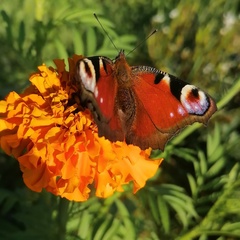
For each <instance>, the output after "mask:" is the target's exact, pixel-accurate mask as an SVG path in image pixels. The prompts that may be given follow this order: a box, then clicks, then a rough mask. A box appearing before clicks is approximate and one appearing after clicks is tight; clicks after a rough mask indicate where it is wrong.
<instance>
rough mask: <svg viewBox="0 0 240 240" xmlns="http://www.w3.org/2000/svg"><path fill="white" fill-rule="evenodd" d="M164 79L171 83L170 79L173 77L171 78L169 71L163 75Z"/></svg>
mask: <svg viewBox="0 0 240 240" xmlns="http://www.w3.org/2000/svg"><path fill="white" fill-rule="evenodd" d="M162 80H164V81H166V82H167V83H168V84H169V83H170V80H171V79H170V77H169V75H168V73H166V74H165V76H164V77H163V79H162Z"/></svg>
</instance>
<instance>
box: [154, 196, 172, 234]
mask: <svg viewBox="0 0 240 240" xmlns="http://www.w3.org/2000/svg"><path fill="white" fill-rule="evenodd" d="M157 204H158V205H157V206H158V211H159V215H160V218H161V222H162V226H163V229H164V231H165V233H169V231H170V216H169V209H168V206H167V204H166V202H165V200H163V198H162V197H161V196H160V195H158V196H157Z"/></svg>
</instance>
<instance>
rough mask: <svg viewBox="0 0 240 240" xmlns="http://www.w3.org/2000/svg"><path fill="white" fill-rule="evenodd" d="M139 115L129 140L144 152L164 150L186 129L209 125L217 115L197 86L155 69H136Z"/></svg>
mask: <svg viewBox="0 0 240 240" xmlns="http://www.w3.org/2000/svg"><path fill="white" fill-rule="evenodd" d="M132 73H133V75H134V84H133V91H134V93H135V98H136V114H135V118H134V121H133V123H132V126H131V129H130V130H129V133H128V134H127V136H126V141H127V142H128V143H133V144H135V145H138V146H140V147H141V148H143V149H144V148H147V147H152V148H154V149H156V148H160V149H163V148H164V146H165V144H166V142H167V141H168V140H169V139H170V138H172V137H173V136H174V135H175V134H176V133H178V132H179V131H180V130H181V129H182V128H184V127H185V126H187V125H190V124H192V123H194V122H201V123H204V124H206V123H207V122H208V120H209V118H210V117H211V115H212V114H213V113H214V112H215V111H216V105H215V103H214V101H213V100H212V99H211V97H210V96H208V95H207V94H206V93H204V92H203V91H201V90H200V89H198V88H197V87H195V86H193V85H189V84H187V83H185V82H184V81H182V80H180V79H178V78H176V77H174V76H172V75H169V74H167V73H164V72H161V71H158V70H156V69H154V68H151V67H132Z"/></svg>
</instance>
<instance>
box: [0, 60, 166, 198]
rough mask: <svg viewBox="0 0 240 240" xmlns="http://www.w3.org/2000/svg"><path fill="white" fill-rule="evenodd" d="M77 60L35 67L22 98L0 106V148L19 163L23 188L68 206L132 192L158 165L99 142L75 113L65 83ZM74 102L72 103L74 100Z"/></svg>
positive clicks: (70, 87)
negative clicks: (91, 196) (43, 192)
mask: <svg viewBox="0 0 240 240" xmlns="http://www.w3.org/2000/svg"><path fill="white" fill-rule="evenodd" d="M80 58H81V56H74V57H73V58H72V59H69V71H66V70H65V64H64V61H63V60H56V61H55V64H56V66H57V69H53V68H48V67H46V66H45V65H42V66H39V68H38V69H39V72H37V73H34V74H33V75H32V76H31V77H30V82H31V85H30V87H29V88H27V89H26V90H25V91H24V93H22V94H17V93H16V92H11V93H9V95H8V96H7V97H6V99H5V100H3V101H0V147H1V148H2V149H3V150H4V151H5V152H6V153H7V154H9V155H12V156H14V157H15V158H16V159H17V160H18V162H19V163H20V168H21V171H22V172H23V179H24V182H25V184H26V185H27V186H28V187H29V188H30V189H31V190H33V191H37V192H40V191H41V190H42V189H43V188H45V189H46V190H47V191H49V192H52V193H53V194H55V195H59V196H61V197H65V198H67V199H69V200H74V201H85V200H87V199H88V198H89V194H90V192H91V190H92V189H94V188H95V189H96V190H95V194H96V196H98V197H104V198H105V197H108V196H110V195H112V194H113V193H114V192H115V191H123V188H122V187H123V185H125V184H128V183H129V182H131V181H132V182H133V185H134V189H133V191H134V192H136V191H138V190H139V189H140V188H142V187H143V186H144V185H145V183H146V180H147V179H149V178H150V177H152V176H153V175H154V174H155V172H156V171H157V169H158V166H159V164H160V163H161V161H162V159H157V160H150V159H149V155H150V149H149V150H146V151H142V150H140V148H138V147H136V146H132V145H127V144H126V143H124V142H115V143H111V142H110V141H108V140H106V139H105V138H103V137H102V138H99V137H98V134H97V127H96V125H95V123H94V122H93V119H92V116H91V114H90V112H89V111H88V110H83V109H80V104H79V102H78V101H77V98H76V92H77V90H76V88H77V86H75V85H74V82H73V81H71V79H72V77H73V75H74V69H75V65H76V62H77V60H78V59H80ZM74 96H75V97H74Z"/></svg>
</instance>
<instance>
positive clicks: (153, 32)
mask: <svg viewBox="0 0 240 240" xmlns="http://www.w3.org/2000/svg"><path fill="white" fill-rule="evenodd" d="M157 31H158V30H157V29H154V30H153V31H152V32H151V33H150V34H149V35H148V36H147V37H146V38H145V39H143V40H142V41H141V42H140V43H139V44H138V45H137V46H136V47H135V48H133V49H132V50H131V51H130V52H128V53H127V54H126V56H128V55H129V54H130V53H132V52H133V51H135V50H136V49H137V48H138V47H139V46H141V45H142V44H143V43H144V42H146V41H147V40H148V39H149V38H150V37H151V36H152V35H153V34H155V33H156V32H157Z"/></svg>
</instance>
